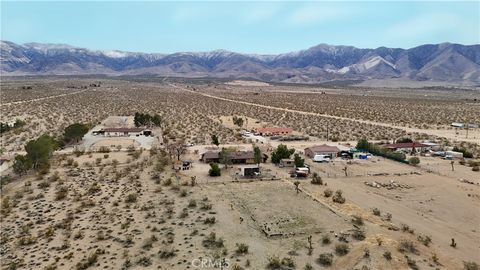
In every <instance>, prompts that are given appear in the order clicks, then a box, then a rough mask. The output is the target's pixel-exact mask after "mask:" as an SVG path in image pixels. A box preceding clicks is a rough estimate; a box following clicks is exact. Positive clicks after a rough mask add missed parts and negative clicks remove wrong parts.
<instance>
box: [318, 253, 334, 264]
mask: <svg viewBox="0 0 480 270" xmlns="http://www.w3.org/2000/svg"><path fill="white" fill-rule="evenodd" d="M317 262H318V263H319V264H320V265H322V266H330V265H332V262H333V254H332V253H322V254H320V256H318V259H317Z"/></svg>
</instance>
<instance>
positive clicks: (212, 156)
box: [200, 151, 220, 163]
mask: <svg viewBox="0 0 480 270" xmlns="http://www.w3.org/2000/svg"><path fill="white" fill-rule="evenodd" d="M200 160H201V161H203V162H205V163H212V162H214V163H220V152H218V151H208V152H205V153H203V154H202V156H201V157H200Z"/></svg>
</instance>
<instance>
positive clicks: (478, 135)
mask: <svg viewBox="0 0 480 270" xmlns="http://www.w3.org/2000/svg"><path fill="white" fill-rule="evenodd" d="M167 84H168V85H170V86H172V87H175V88H177V89H180V90H183V91H187V92H190V93H193V94H197V95H202V96H204V97H210V98H214V99H218V100H223V101H228V102H234V103H238V104H244V105H249V106H256V107H260V108H266V109H272V110H278V111H284V112H291V113H299V114H304V115H312V116H320V117H326V118H332V119H338V120H349V121H355V122H358V123H362V124H369V125H375V126H381V127H389V128H396V129H401V130H404V131H406V132H408V133H425V134H428V135H433V136H438V137H445V138H447V139H449V140H454V141H464V142H472V143H480V131H478V130H476V131H470V135H469V137H468V138H465V137H463V136H461V135H460V134H456V131H455V130H435V129H419V128H409V127H403V126H396V125H392V124H388V123H382V122H375V121H369V120H359V119H353V118H348V117H341V116H335V115H329V114H321V113H315V112H308V111H300V110H292V109H286V108H280V107H274V106H269V105H262V104H257V103H253V102H247V101H241V100H235V99H229V98H223V97H218V96H214V95H210V94H207V93H202V92H198V91H193V90H190V89H187V88H184V87H181V86H178V85H175V84H172V83H168V82H167Z"/></svg>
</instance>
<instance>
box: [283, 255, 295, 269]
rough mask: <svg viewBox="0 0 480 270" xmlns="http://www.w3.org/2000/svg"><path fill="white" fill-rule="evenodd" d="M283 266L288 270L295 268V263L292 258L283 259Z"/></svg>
mask: <svg viewBox="0 0 480 270" xmlns="http://www.w3.org/2000/svg"><path fill="white" fill-rule="evenodd" d="M282 265H283V266H286V267H287V268H288V269H293V268H295V261H294V260H293V258H291V257H285V258H283V259H282Z"/></svg>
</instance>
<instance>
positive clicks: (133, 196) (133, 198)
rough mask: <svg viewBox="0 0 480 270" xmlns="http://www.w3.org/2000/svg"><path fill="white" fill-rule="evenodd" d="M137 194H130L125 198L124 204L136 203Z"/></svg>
mask: <svg viewBox="0 0 480 270" xmlns="http://www.w3.org/2000/svg"><path fill="white" fill-rule="evenodd" d="M137 196H138V195H137V194H136V193H130V194H128V195H127V197H125V202H126V203H134V202H136V201H137Z"/></svg>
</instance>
